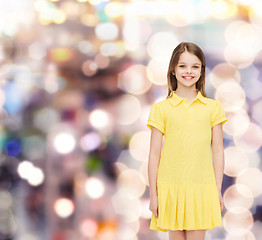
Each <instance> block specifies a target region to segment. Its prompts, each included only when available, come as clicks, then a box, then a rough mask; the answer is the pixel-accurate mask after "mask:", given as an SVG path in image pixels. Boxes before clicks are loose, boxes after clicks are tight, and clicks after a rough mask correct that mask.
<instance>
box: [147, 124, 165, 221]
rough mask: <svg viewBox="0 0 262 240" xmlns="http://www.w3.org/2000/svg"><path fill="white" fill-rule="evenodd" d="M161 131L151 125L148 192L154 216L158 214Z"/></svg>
mask: <svg viewBox="0 0 262 240" xmlns="http://www.w3.org/2000/svg"><path fill="white" fill-rule="evenodd" d="M162 139H163V133H162V132H161V131H159V130H158V129H157V128H155V127H152V131H151V139H150V151H149V158H148V181H149V192H150V210H151V211H152V212H153V213H154V215H155V217H157V216H158V212H157V208H158V203H157V202H158V199H157V184H156V183H157V170H158V165H159V160H160V156H161V147H162Z"/></svg>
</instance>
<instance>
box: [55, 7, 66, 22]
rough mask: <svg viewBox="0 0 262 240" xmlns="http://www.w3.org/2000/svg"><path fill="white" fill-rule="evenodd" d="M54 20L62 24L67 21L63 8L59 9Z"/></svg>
mask: <svg viewBox="0 0 262 240" xmlns="http://www.w3.org/2000/svg"><path fill="white" fill-rule="evenodd" d="M53 20H54V23H56V24H62V23H64V22H65V21H66V14H65V13H64V11H63V10H57V11H56V13H55V16H54V19H53Z"/></svg>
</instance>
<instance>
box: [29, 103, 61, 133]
mask: <svg viewBox="0 0 262 240" xmlns="http://www.w3.org/2000/svg"><path fill="white" fill-rule="evenodd" d="M59 120H60V117H59V113H58V112H57V111H55V110H54V109H51V108H48V107H46V108H41V110H39V111H37V112H36V113H35V116H34V119H33V125H34V126H35V127H37V128H38V129H40V130H42V131H43V132H45V133H47V132H49V131H50V130H51V127H52V126H54V125H55V124H57V123H58V122H59Z"/></svg>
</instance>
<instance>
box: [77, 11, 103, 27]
mask: <svg viewBox="0 0 262 240" xmlns="http://www.w3.org/2000/svg"><path fill="white" fill-rule="evenodd" d="M81 22H82V23H83V24H84V25H85V26H88V27H95V26H96V25H97V24H98V23H99V20H98V18H97V17H96V16H95V15H93V14H83V15H82V16H81Z"/></svg>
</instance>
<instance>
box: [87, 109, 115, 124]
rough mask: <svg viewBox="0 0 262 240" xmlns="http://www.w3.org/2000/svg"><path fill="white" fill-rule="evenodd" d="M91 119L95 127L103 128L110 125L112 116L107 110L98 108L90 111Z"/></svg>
mask: <svg viewBox="0 0 262 240" xmlns="http://www.w3.org/2000/svg"><path fill="white" fill-rule="evenodd" d="M89 121H90V123H91V125H92V126H93V127H94V128H96V129H103V128H106V127H108V126H109V123H110V117H109V114H108V113H107V112H106V111H104V110H102V109H96V110H94V111H92V112H91V113H90V115H89Z"/></svg>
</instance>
